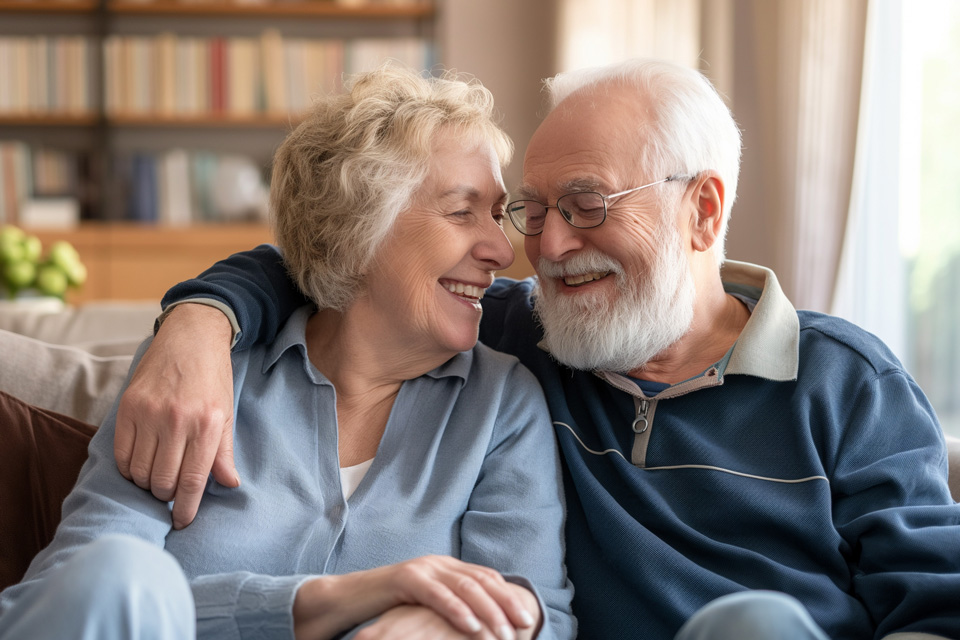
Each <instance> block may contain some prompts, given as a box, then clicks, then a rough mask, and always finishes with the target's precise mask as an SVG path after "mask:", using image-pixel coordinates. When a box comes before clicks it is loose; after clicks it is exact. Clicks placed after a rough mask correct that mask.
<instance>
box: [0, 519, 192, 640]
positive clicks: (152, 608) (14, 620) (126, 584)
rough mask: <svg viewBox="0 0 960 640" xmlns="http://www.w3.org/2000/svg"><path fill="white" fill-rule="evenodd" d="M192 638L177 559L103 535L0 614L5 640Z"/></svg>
mask: <svg viewBox="0 0 960 640" xmlns="http://www.w3.org/2000/svg"><path fill="white" fill-rule="evenodd" d="M14 588H15V587H14ZM195 636H196V613H195V611H194V606H193V594H192V593H191V591H190V585H189V583H188V582H187V579H186V576H184V574H183V571H182V570H181V569H180V566H179V565H178V564H177V561H176V560H174V559H173V556H171V555H170V554H168V553H167V552H166V551H164V550H163V549H159V548H157V547H155V546H153V545H150V544H148V543H146V542H144V541H142V540H140V539H138V538H134V537H131V536H106V537H103V538H101V539H99V540H97V541H95V542H92V543H90V544H89V545H87V546H86V547H84V548H83V549H81V550H80V551H78V552H77V553H76V554H75V555H74V556H73V557H71V558H70V559H69V560H68V561H67V562H65V563H63V564H62V565H60V566H59V567H57V568H56V569H55V570H54V571H53V572H51V573H49V574H48V575H47V576H46V577H45V578H44V579H43V580H42V581H39V582H37V583H36V584H33V585H30V586H29V587H28V588H27V589H26V590H25V591H24V593H22V594H20V596H19V597H17V599H16V601H15V603H14V604H13V606H12V607H10V608H9V609H8V610H7V611H4V612H3V614H2V615H0V639H2V640H19V639H21V638H23V639H29V640H65V639H74V638H76V639H77V640H121V639H123V640H148V639H149V640H174V639H176V640H189V639H191V638H194V637H195Z"/></svg>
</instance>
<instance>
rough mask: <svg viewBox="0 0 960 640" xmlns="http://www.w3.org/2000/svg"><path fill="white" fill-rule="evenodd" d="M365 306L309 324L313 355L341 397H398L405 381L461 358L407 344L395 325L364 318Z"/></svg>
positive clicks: (322, 315) (325, 313)
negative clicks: (392, 326) (455, 358)
mask: <svg viewBox="0 0 960 640" xmlns="http://www.w3.org/2000/svg"><path fill="white" fill-rule="evenodd" d="M360 305H362V303H355V304H354V305H353V306H351V308H350V309H348V310H347V311H345V312H339V311H334V310H332V309H323V310H321V311H318V312H316V313H315V314H313V316H311V317H310V319H309V321H308V322H307V331H306V342H307V354H308V356H309V357H310V361H311V362H312V363H313V365H314V366H315V367H316V368H317V369H318V370H319V371H320V372H321V373H323V375H324V376H326V377H327V379H329V380H330V382H332V383H333V386H334V388H335V389H336V390H337V396H338V397H344V398H358V399H359V400H360V401H363V400H364V399H366V400H367V401H370V400H376V399H378V398H381V397H384V396H386V395H395V394H396V391H397V390H398V389H399V388H400V385H401V384H403V382H404V381H405V380H412V379H413V378H417V377H419V376H421V375H423V374H425V373H427V372H428V371H431V370H433V369H435V368H437V367H438V366H440V365H441V364H443V363H444V362H446V361H447V360H449V359H450V358H451V357H453V356H454V355H455V354H453V353H445V352H441V351H440V350H436V349H433V350H432V349H429V348H424V347H423V345H415V344H410V343H407V342H403V341H401V340H400V339H399V338H398V337H397V336H395V335H394V334H392V333H391V331H390V329H389V327H390V324H391V323H390V321H389V319H385V318H381V317H377V316H376V315H372V314H369V313H364V312H363V311H364V310H363V309H358V306H360Z"/></svg>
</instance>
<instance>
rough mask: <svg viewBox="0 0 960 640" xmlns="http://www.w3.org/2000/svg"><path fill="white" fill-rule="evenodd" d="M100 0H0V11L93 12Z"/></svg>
mask: <svg viewBox="0 0 960 640" xmlns="http://www.w3.org/2000/svg"><path fill="white" fill-rule="evenodd" d="M99 8H100V0H0V12H10V13H17V12H22V13H93V12H94V11H96V10H97V9H99Z"/></svg>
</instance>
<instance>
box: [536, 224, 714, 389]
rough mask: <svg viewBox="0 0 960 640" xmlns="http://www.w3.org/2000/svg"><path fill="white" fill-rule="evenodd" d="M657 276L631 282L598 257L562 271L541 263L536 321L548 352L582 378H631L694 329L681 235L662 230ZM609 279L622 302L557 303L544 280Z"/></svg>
mask: <svg viewBox="0 0 960 640" xmlns="http://www.w3.org/2000/svg"><path fill="white" fill-rule="evenodd" d="M657 236H658V237H657V238H656V241H655V243H654V246H656V247H660V248H661V249H662V250H661V251H660V252H659V253H658V255H657V259H656V262H655V264H654V265H653V269H652V272H651V273H649V274H647V275H646V277H644V276H643V275H642V274H637V275H636V276H635V277H634V278H629V277H628V276H627V275H626V274H624V272H623V267H622V266H621V265H620V264H619V263H618V262H616V261H615V260H613V259H612V258H610V257H609V256H607V255H604V254H602V253H600V252H597V251H589V252H584V253H580V254H578V255H576V256H575V257H573V258H571V259H569V260H566V261H564V262H562V263H557V262H552V261H548V260H545V259H543V258H541V259H540V260H539V261H538V264H537V272H538V273H539V274H540V278H539V282H538V284H537V288H536V291H535V295H536V298H535V303H534V313H535V314H536V315H537V317H538V319H539V321H540V324H541V325H542V326H543V331H544V346H546V348H547V350H548V351H549V352H550V354H551V355H552V356H553V357H554V358H555V359H556V360H558V361H559V362H561V363H563V364H565V365H567V366H570V367H573V368H574V369H583V370H587V371H590V370H594V369H599V370H604V371H616V372H622V373H626V372H628V371H632V370H635V369H640V368H642V367H643V366H644V365H646V364H647V363H648V362H650V360H652V359H653V358H654V357H655V356H656V355H658V354H659V353H661V352H663V351H664V350H665V349H667V348H668V347H670V346H671V345H673V344H674V343H676V342H677V341H678V340H679V339H680V338H682V337H683V336H684V335H685V334H686V333H687V331H688V330H689V329H690V324H691V323H692V321H693V306H694V305H693V303H694V299H695V297H696V287H695V285H694V283H693V277H692V275H691V274H690V269H689V265H688V264H687V259H686V256H685V255H684V253H683V248H682V246H681V238H680V233H679V231H678V230H677V229H676V227H674V226H673V225H672V224H670V223H661V225H660V229H659V231H658V233H657ZM595 271H599V272H601V273H602V272H605V271H611V272H612V273H611V275H610V276H608V277H613V278H615V283H616V285H617V291H618V294H619V295H616V296H607V295H604V293H605V292H604V291H598V292H595V293H594V295H584V294H583V293H581V294H578V295H573V296H567V295H560V294H558V293H557V291H556V284H555V283H554V282H548V283H547V286H546V287H544V285H543V282H544V280H545V279H547V278H551V277H558V276H560V275H561V274H563V273H567V274H582V273H590V272H595Z"/></svg>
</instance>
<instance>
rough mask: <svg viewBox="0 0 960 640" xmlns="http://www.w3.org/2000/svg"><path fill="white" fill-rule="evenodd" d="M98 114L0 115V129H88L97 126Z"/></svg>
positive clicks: (99, 118)
mask: <svg viewBox="0 0 960 640" xmlns="http://www.w3.org/2000/svg"><path fill="white" fill-rule="evenodd" d="M100 120H101V117H100V114H97V113H89V114H37V113H23V114H17V113H0V127H90V126H93V125H95V124H98V123H99V122H100Z"/></svg>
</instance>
